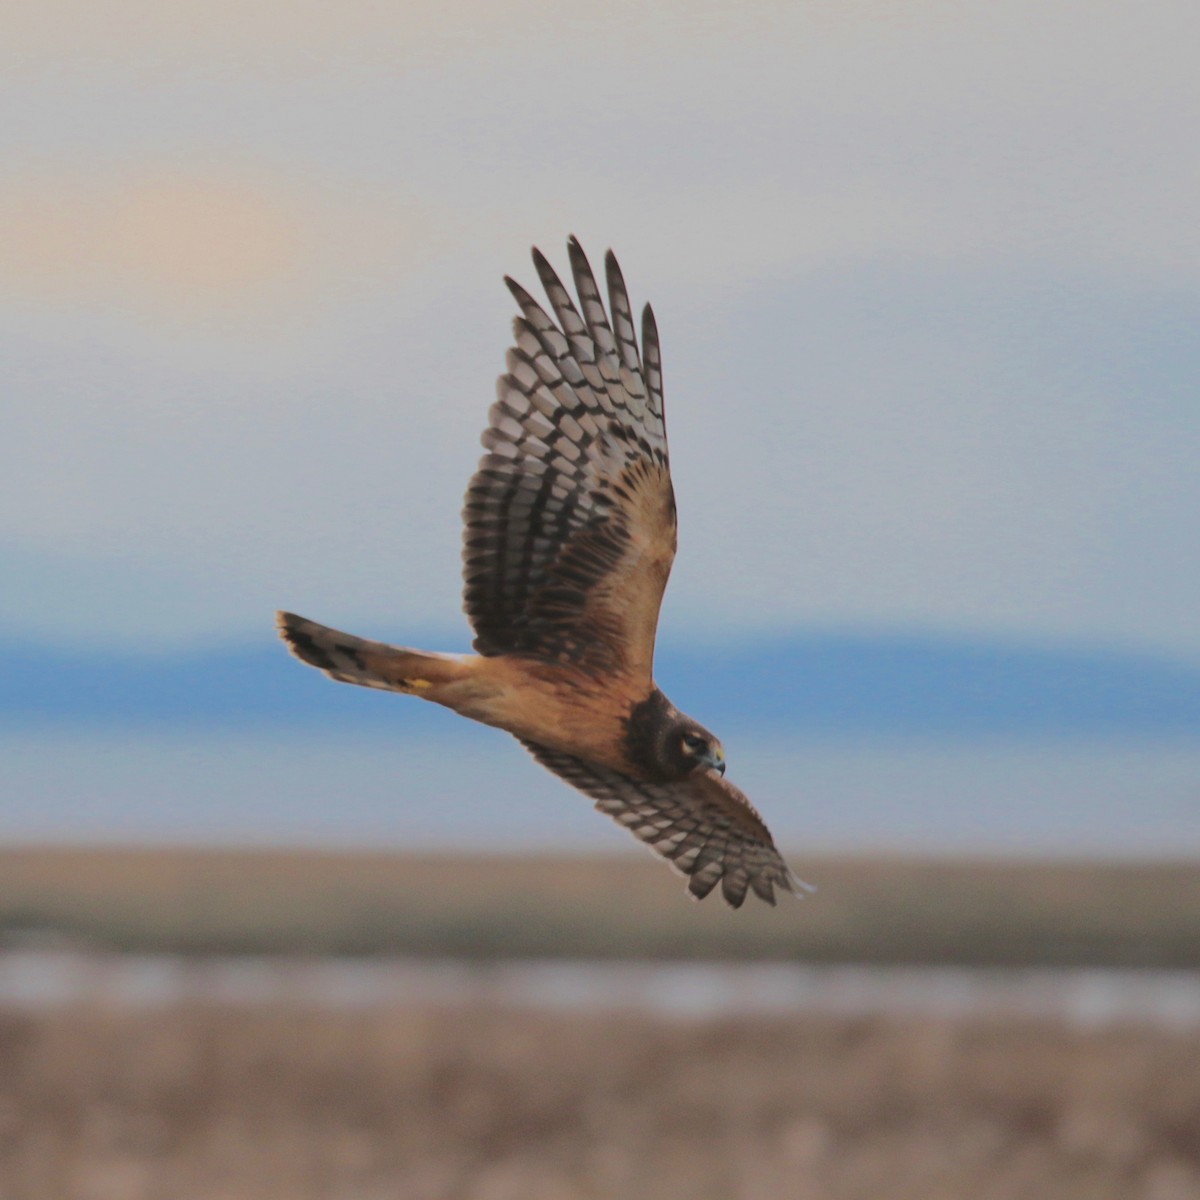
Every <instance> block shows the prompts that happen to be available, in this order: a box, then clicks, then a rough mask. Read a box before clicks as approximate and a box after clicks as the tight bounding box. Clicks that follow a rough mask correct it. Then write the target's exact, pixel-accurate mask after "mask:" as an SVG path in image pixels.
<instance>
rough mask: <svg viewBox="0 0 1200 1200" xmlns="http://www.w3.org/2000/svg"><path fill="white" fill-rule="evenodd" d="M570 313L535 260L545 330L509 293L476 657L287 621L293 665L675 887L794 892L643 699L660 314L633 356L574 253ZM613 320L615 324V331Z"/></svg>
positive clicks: (472, 550) (660, 461)
mask: <svg viewBox="0 0 1200 1200" xmlns="http://www.w3.org/2000/svg"><path fill="white" fill-rule="evenodd" d="M568 251H569V254H570V260H571V273H572V276H573V277H574V283H575V292H576V296H577V297H578V302H576V299H575V298H574V297H573V296H572V295H571V293H570V291H569V290H568V289H567V288H566V287H565V286H564V285H563V283H562V281H561V280H560V279H559V277H558V275H557V274H555V271H554V268H553V267H551V265H550V263H549V262H548V261H547V260H546V258H545V257H544V256H543V255H542V254H541V252H540V251H538V250H537V249H535V250H534V251H533V262H534V266H535V267H536V268H537V273H538V276H539V278H540V279H541V281H542V286H543V288H544V289H545V291H546V295H547V297H548V298H549V301H550V307H551V309H552V310H553V312H554V316H553V317H551V316H550V315H549V314H548V313H547V312H546V310H545V309H544V308H543V307H542V306H541V304H539V303H538V301H536V300H535V299H534V298H533V297H532V296H531V295H530V294H529V293H528V292H527V291H526V290H525V289H524V288H523V287H521V285H520V284H519V283H517V282H516V281H515V280H513V279H510V278H507V277H506V278H505V283H506V284H507V285H508V288H509V290H510V291H511V292H512V294H513V297H514V298H515V299H516V302H517V306H518V308H519V309H520V314H519V315H518V316H517V317H516V318H515V320H514V325H513V328H514V334H515V344H514V345H513V347H512V348H511V349H510V350H509V351H508V358H507V364H506V365H507V368H508V369H507V372H506V373H505V374H504V375H502V376H501V377H500V379H499V381H498V384H497V393H498V399H497V400H496V403H495V404H493V405H492V408H491V412H490V413H489V418H488V427H487V429H486V430H485V431H484V434H483V445H484V448H485V449H486V451H487V453H486V454H484V456H483V458H482V460H481V461H480V464H479V469H478V470H477V471H476V472H475V476H474V478H472V480H471V482H470V486H469V487H468V488H467V495H466V505H465V508H464V511H463V519H464V522H465V530H464V536H463V560H464V577H465V581H466V587H465V592H464V607H465V609H466V613H467V616H468V618H469V620H470V622H471V624H472V626H473V627H474V629H475V635H476V636H475V641H474V649H475V651H476V653H475V654H465V655H454V654H434V653H429V652H427V651H423V650H413V649H408V648H406V647H401V646H391V645H387V644H385V643H383V642H372V641H366V640H364V639H363V638H358V637H353V636H351V635H350V634H347V633H340V632H339V631H337V630H335V629H330V628H328V627H326V626H324V625H318V624H317V623H316V622H314V621H309V620H306V619H305V618H303V617H298V616H296V615H295V614H293V613H286V612H281V613H279V614H278V616H277V621H278V626H279V632H280V634H281V636H282V637H283V639H284V640H285V641H286V642H287V644H288V646H289V647H290V649H291V651H292V653H293V654H295V655H296V657H298V658H300V659H301V660H303V661H304V662H306V663H309V664H310V665H312V666H314V667H317V668H318V669H319V670H321V671H324V672H325V674H326V675H328V676H329V677H330V678H331V679H336V680H339V681H340V682H342V683H356V684H359V685H361V686H363V687H372V688H382V689H384V690H385V691H392V692H405V693H408V694H409V695H413V696H420V697H421V698H422V699H424V700H432V701H433V702H434V703H435V704H442V705H444V706H445V707H447V708H450V709H453V710H454V711H455V712H457V713H461V714H462V715H463V716H464V717H470V718H471V719H472V720H475V721H481V722H483V723H484V724H486V725H494V726H497V727H498V728H500V729H504V730H507V731H508V732H509V733H511V734H513V736H514V737H516V738H517V739H518V740H519V741H520V742H521V744H522V745H523V746H524V747H525V748H526V749H527V750H528V751H529V752H530V753H531V754H532V755H533V757H534V758H535V759H536V760H537V761H538V762H539V763H541V764H542V766H544V767H546V768H548V769H549V770H550V771H552V772H553V773H554V774H556V775H559V776H561V777H562V778H563V779H564V780H566V781H567V783H569V784H571V785H572V786H574V787H576V788H578V789H579V790H580V791H581V792H583V793H584V794H585V795H587V796H589V797H590V798H591V799H593V800H594V801H595V802H596V808H597V809H599V811H600V812H603V813H607V814H608V815H609V816H610V817H613V818H614V819H615V820H617V821H619V822H620V823H621V824H622V825H624V826H626V827H627V828H628V829H629V830H630V832H631V833H632V834H633V835H634V836H635V837H637V838H640V839H641V840H642V841H643V842H645V843H647V844H648V845H649V846H650V848H651V849H652V850H653V851H654V852H655V853H656V854H659V855H661V856H662V857H663V858H665V859H666V860H667V861H668V862H669V863H670V864H671V865H672V866H673V867H675V868H676V869H677V870H678V871H680V872H681V873H682V874H684V875H685V876H687V878H688V890H689V891H690V892H691V894H692V895H693V896H694V897H695V898H696V899H701V898H703V897H704V896H707V895H708V894H709V893H710V892H711V891H712V890H713V889H714V888H715V887H716V886H717V885H718V884H720V888H721V895H722V896H723V897H724V899H725V901H726V902H727V903H728V904H730V905H731V906H732V907H734V908H739V907H740V906H741V904H742V902H743V900H745V898H746V893H747V891H753V892H754V894H755V895H756V896H759V897H760V898H761V899H763V900H765V901H766V902H767V903H768V904H774V903H775V889H776V888H780V889H782V890H784V891H788V892H798V891H799V890H801V889H803V888H805V887H806V886H807V885H805V884H803V883H801V882H800V880H799V879H797V878H796V876H795V875H794V874H793V873H792V872H791V871H790V870H789V868H788V867H787V865H786V864H785V863H784V861H783V859H782V857H781V856H780V854H779V851H778V850H777V849H776V848H775V843H774V842H773V841H772V839H771V834H770V832H769V831H768V830H767V827H766V825H765V824H764V823H763V820H762V818H761V817H760V816H759V815H758V813H757V812H756V811H755V810H754V808H753V806H752V805H751V804H750V801H749V800H747V798H746V797H745V796H744V795H743V794H742V792H740V791H739V790H738V789H737V788H736V787H734V786H733V784H731V783H729V782H728V781H727V780H726V779H725V751H724V749H723V748H722V746H721V743H720V742H719V741H718V740H717V738H716V737H715V736H714V735H713V734H712V733H710V732H709V731H708V730H707V729H705V728H704V727H703V726H702V725H700V724H698V723H697V722H696V721H693V720H692V719H691V717H688V716H685V715H684V714H683V713H681V712H680V711H679V710H678V709H677V708H676V707H675V705H674V704H672V703H671V701H670V700H668V699H667V697H666V696H665V695H663V693H662V692H661V691H660V690H659V688H658V687H657V686H656V684H655V682H654V675H653V660H654V637H655V631H656V629H657V626H658V612H659V606H660V604H661V602H662V596H663V590H664V588H665V587H666V584H667V576H668V574H669V573H670V570H671V563H672V561H673V559H674V557H675V496H674V492H673V490H672V487H671V474H670V469H669V465H668V460H667V433H666V427H665V425H664V414H663V382H662V363H661V360H660V356H659V341H658V329H657V326H656V325H655V321H654V313H653V312H652V311H651V309H650V306H649V305H647V306H646V307H645V308H644V309H643V311H642V337H641V347H640V349H639V346H638V340H637V333H636V329H635V327H634V317H633V311H632V309H631V307H630V303H629V296H628V293H627V292H626V290H625V281H624V279H623V278H622V275H621V269H620V267H619V266H618V265H617V260H616V258H615V257H614V256H613V254H612V252H611V251H609V253H608V254H607V256H606V257H605V264H604V265H605V273H606V276H607V284H608V310H607V311H606V309H605V306H604V301H603V299H602V298H601V295H600V290H599V288H598V287H597V285H596V279H595V276H594V275H593V274H592V268H591V266H590V265H589V263H588V260H587V258H586V256H585V255H584V253H583V250H582V249H581V248H580V245H579V243H578V242H577V241H576V240H575V239H574V238H572V239H571V240H570V241H569V243H568ZM610 314H611V319H610Z"/></svg>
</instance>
